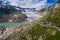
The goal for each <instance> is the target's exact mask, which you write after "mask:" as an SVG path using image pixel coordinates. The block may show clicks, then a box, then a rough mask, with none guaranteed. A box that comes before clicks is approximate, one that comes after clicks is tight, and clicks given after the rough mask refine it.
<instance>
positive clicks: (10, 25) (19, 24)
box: [0, 22, 25, 27]
mask: <svg viewBox="0 0 60 40" xmlns="http://www.w3.org/2000/svg"><path fill="white" fill-rule="evenodd" d="M23 24H25V22H21V23H11V22H9V23H0V25H1V26H5V27H16V26H21V25H23Z"/></svg>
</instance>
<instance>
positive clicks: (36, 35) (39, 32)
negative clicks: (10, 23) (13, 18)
mask: <svg viewBox="0 0 60 40" xmlns="http://www.w3.org/2000/svg"><path fill="white" fill-rule="evenodd" d="M56 5H57V4H55V5H54V6H51V7H50V8H48V9H47V11H44V12H48V13H47V15H46V17H44V19H43V22H47V21H46V20H48V22H52V23H54V22H56V23H57V22H60V21H59V20H60V18H59V16H60V12H59V10H60V8H59V4H58V6H57V7H56ZM43 10H46V9H43ZM40 11H41V12H40ZM40 11H39V12H40V13H44V12H43V11H42V10H40ZM40 13H39V14H40ZM49 13H50V14H51V15H50V14H49ZM57 13H58V14H59V15H58V14H57ZM48 14H49V15H48ZM40 15H43V14H40ZM47 17H48V18H47ZM56 18H57V19H56ZM51 19H52V20H51ZM57 20H58V21H57ZM35 22H36V21H35ZM56 23H54V24H56ZM34 24H35V23H34ZM44 24H46V23H44ZM58 24H59V25H60V23H58ZM29 25H30V24H28V25H23V26H21V27H16V28H14V29H13V28H12V29H11V28H10V30H8V31H7V32H6V34H5V35H4V36H3V37H2V39H3V40H60V38H59V37H60V31H58V30H57V29H55V28H50V27H45V26H42V25H40V24H39V23H38V24H37V25H35V26H33V28H32V29H31V30H30V28H31V26H29ZM26 30H27V31H26ZM29 30H30V31H29Z"/></svg>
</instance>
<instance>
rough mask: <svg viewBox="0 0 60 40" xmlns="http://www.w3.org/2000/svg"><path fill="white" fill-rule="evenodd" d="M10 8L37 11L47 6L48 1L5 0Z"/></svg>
mask: <svg viewBox="0 0 60 40" xmlns="http://www.w3.org/2000/svg"><path fill="white" fill-rule="evenodd" d="M5 2H9V4H10V5H12V6H19V7H23V8H36V9H37V10H39V9H42V8H44V7H46V6H48V5H50V4H49V2H50V1H49V2H48V0H5Z"/></svg>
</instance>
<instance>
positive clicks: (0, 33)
mask: <svg viewBox="0 0 60 40" xmlns="http://www.w3.org/2000/svg"><path fill="white" fill-rule="evenodd" d="M5 31H6V28H5V27H4V26H0V35H2V34H3V33H4V32H5Z"/></svg>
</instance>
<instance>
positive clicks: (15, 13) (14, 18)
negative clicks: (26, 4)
mask: <svg viewBox="0 0 60 40" xmlns="http://www.w3.org/2000/svg"><path fill="white" fill-rule="evenodd" d="M26 19H27V16H26V15H25V14H23V13H21V12H20V10H17V9H16V8H15V7H14V6H11V5H7V4H4V3H3V2H2V1H0V23H1V22H22V21H25V20H26Z"/></svg>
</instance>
